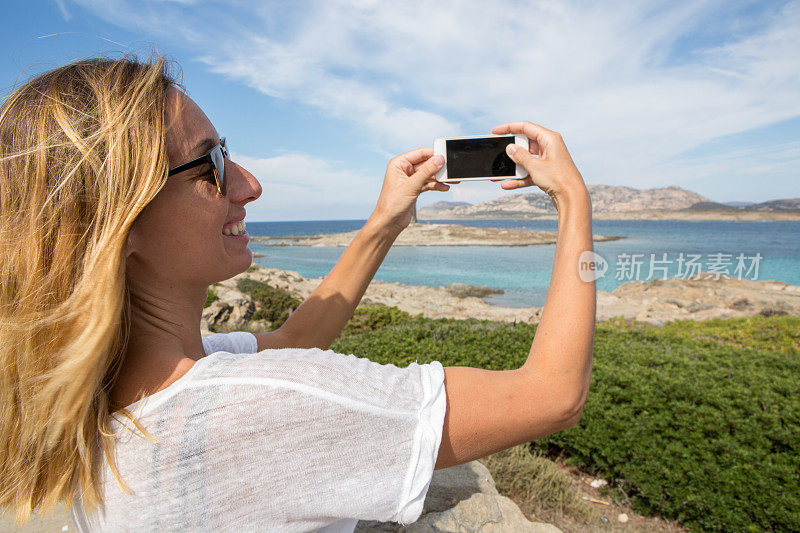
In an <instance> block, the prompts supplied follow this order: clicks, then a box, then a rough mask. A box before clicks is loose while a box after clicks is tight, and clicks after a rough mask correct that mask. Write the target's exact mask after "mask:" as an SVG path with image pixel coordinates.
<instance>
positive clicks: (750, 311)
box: [597, 275, 800, 324]
mask: <svg viewBox="0 0 800 533" xmlns="http://www.w3.org/2000/svg"><path fill="white" fill-rule="evenodd" d="M706 277H707V275H706ZM759 314H760V315H764V316H770V315H774V314H791V315H794V316H800V287H798V286H796V285H789V284H788V283H784V282H782V281H775V280H765V281H758V280H749V279H741V280H740V279H736V278H732V277H727V276H720V278H719V279H714V278H708V279H691V278H689V279H680V278H669V279H665V280H662V279H654V280H651V281H647V282H644V281H629V282H627V283H624V284H622V285H620V286H619V287H617V288H616V289H614V290H613V291H611V292H610V293H609V292H605V291H597V319H598V320H605V319H608V318H613V317H619V316H621V317H624V318H632V319H635V320H639V321H642V322H649V323H652V324H662V323H664V322H669V321H672V320H684V319H690V320H708V319H711V318H735V317H743V316H753V315H759Z"/></svg>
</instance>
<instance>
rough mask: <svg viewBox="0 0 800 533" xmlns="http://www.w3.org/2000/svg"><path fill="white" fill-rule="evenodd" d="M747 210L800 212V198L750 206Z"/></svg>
mask: <svg viewBox="0 0 800 533" xmlns="http://www.w3.org/2000/svg"><path fill="white" fill-rule="evenodd" d="M745 209H747V210H753V211H800V198H786V199H784V200H770V201H769V202H761V203H760V204H753V205H748V206H747V207H746V208H745Z"/></svg>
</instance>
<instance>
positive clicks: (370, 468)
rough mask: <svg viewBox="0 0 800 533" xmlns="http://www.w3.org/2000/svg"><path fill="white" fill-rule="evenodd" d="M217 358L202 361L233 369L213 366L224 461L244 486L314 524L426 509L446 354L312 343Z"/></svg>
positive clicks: (276, 510) (301, 522)
mask: <svg viewBox="0 0 800 533" xmlns="http://www.w3.org/2000/svg"><path fill="white" fill-rule="evenodd" d="M220 355H221V354H220ZM215 364H216V365H217V366H218V368H216V369H214V368H211V367H206V368H205V369H204V373H211V374H213V375H215V376H220V372H222V374H223V375H225V376H228V377H223V378H219V377H217V378H215V382H216V383H219V384H223V383H225V384H226V390H225V391H224V398H225V404H224V407H221V409H223V410H224V417H225V419H226V420H227V421H228V423H226V424H223V425H222V426H221V427H224V435H222V434H219V435H216V438H215V439H214V440H218V439H219V441H224V446H219V447H216V448H217V449H218V450H220V454H221V457H218V458H217V459H219V460H218V461H216V463H217V465H218V466H217V467H218V468H220V469H223V470H224V471H225V473H226V475H227V479H229V480H230V483H231V484H232V485H231V486H235V487H236V488H235V492H236V493H237V494H242V495H246V496H245V497H251V498H255V499H256V500H257V501H254V502H253V505H259V506H262V510H263V511H266V512H267V514H269V515H270V516H281V517H282V518H283V519H284V520H285V521H286V522H288V523H296V524H297V525H298V526H303V527H308V528H314V527H319V525H324V524H327V523H331V522H333V521H336V520H341V519H347V518H349V519H357V520H377V521H382V522H389V521H393V522H399V523H401V524H403V525H406V524H409V523H411V522H414V521H416V520H417V519H418V518H419V516H420V515H421V513H422V508H423V504H424V501H425V496H426V494H427V491H428V488H429V486H430V482H431V479H432V477H433V471H434V466H435V464H436V458H437V456H438V452H439V446H440V444H441V440H442V429H443V426H444V416H445V410H446V394H445V387H444V369H443V367H442V365H441V363H439V362H438V361H434V362H431V363H427V364H422V365H420V364H417V363H411V364H410V365H408V366H407V367H403V368H400V367H397V366H395V365H393V364H388V365H382V364H379V363H376V362H374V361H371V360H369V359H367V358H362V357H356V356H355V355H344V354H339V353H336V352H333V351H331V350H321V349H318V348H312V349H282V350H263V351H262V352H258V353H254V354H251V355H248V356H244V357H218V358H216V359H215ZM221 365H224V370H222V366H221ZM198 377H201V376H198ZM220 416H222V414H221V413H220ZM219 441H218V443H219ZM265 506H266V507H268V508H269V509H264V508H263V507H265Z"/></svg>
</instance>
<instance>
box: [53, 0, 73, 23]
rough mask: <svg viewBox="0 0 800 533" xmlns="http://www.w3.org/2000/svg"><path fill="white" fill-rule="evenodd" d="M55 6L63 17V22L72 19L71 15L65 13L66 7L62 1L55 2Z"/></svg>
mask: <svg viewBox="0 0 800 533" xmlns="http://www.w3.org/2000/svg"><path fill="white" fill-rule="evenodd" d="M55 1H56V5H57V6H58V10H59V11H60V12H61V16H62V17H64V20H69V19H71V18H72V15H70V14H69V11H67V6H66V5H65V4H64V0H55Z"/></svg>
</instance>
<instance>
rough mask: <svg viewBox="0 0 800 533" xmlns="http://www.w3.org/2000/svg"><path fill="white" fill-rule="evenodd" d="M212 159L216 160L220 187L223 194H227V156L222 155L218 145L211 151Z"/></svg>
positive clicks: (215, 164)
mask: <svg viewBox="0 0 800 533" xmlns="http://www.w3.org/2000/svg"><path fill="white" fill-rule="evenodd" d="M211 160H212V161H213V162H214V167H216V169H217V180H218V181H219V183H218V185H219V189H220V192H222V196H225V158H224V157H223V156H222V150H221V149H220V147H219V146H217V147H216V148H215V149H214V150H212V151H211Z"/></svg>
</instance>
